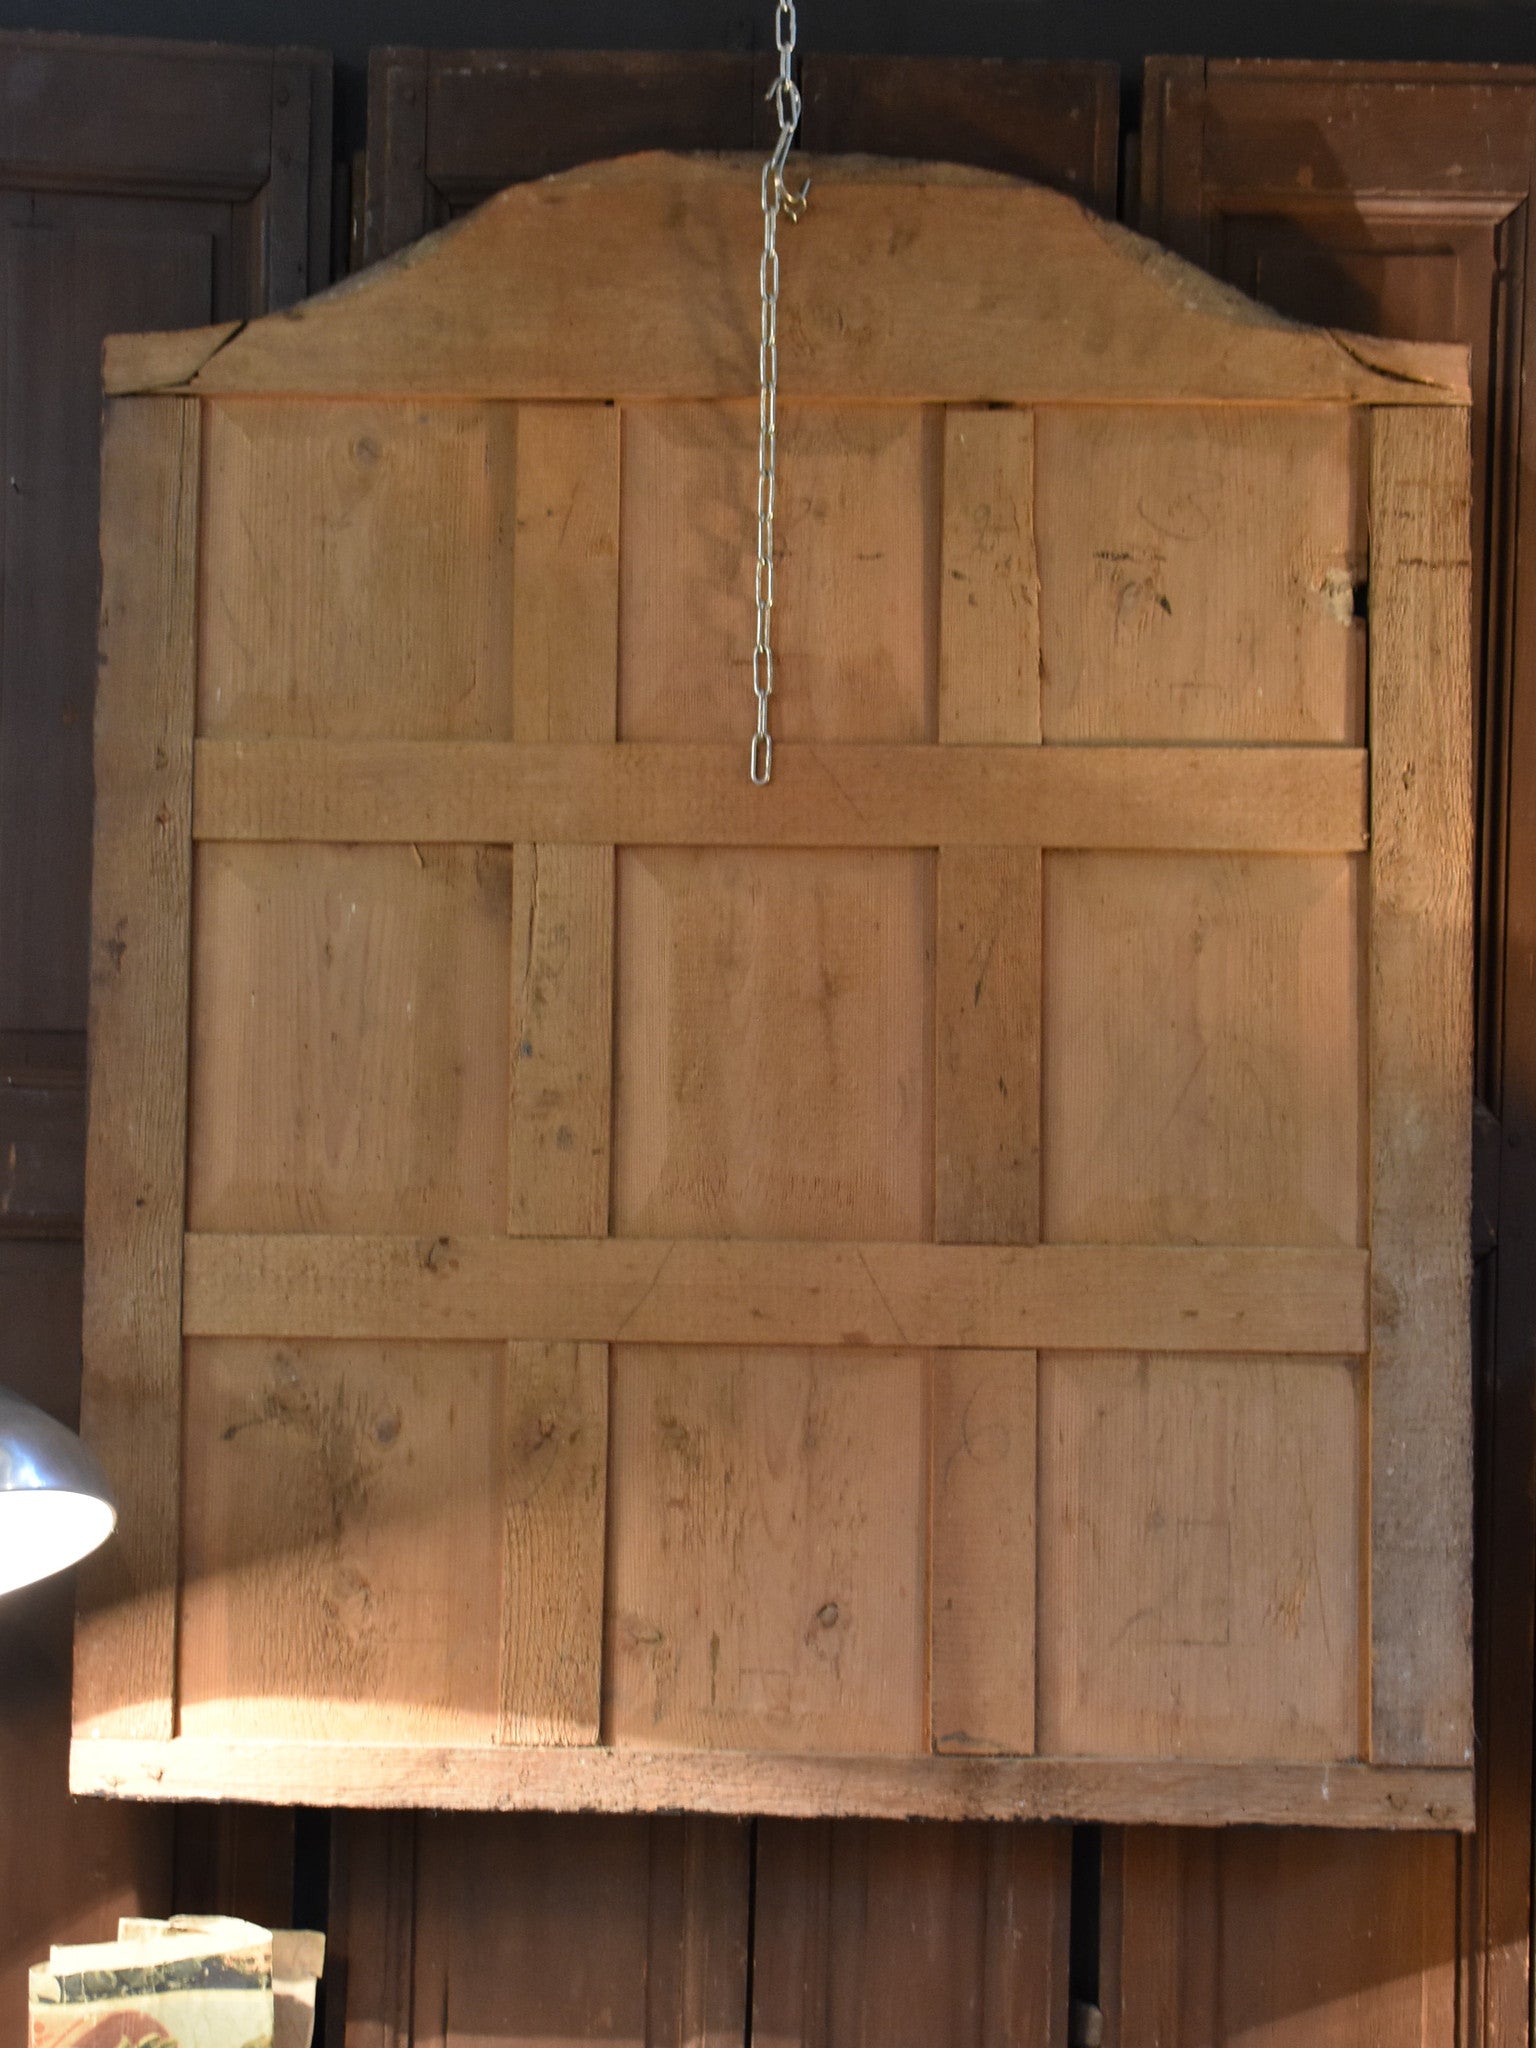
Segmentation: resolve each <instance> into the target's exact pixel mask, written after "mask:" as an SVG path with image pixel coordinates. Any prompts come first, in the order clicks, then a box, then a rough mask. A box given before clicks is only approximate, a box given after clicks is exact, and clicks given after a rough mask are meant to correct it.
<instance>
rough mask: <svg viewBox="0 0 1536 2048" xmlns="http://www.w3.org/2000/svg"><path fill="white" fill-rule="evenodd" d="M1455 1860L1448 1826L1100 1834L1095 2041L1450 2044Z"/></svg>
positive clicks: (1158, 2045) (1154, 2045)
mask: <svg viewBox="0 0 1536 2048" xmlns="http://www.w3.org/2000/svg"><path fill="white" fill-rule="evenodd" d="M1457 1863H1458V1845H1457V1843H1456V1841H1455V1840H1454V1839H1453V1838H1452V1837H1449V1836H1413V1837H1409V1836H1394V1837H1383V1836H1377V1835H1315V1834H1310V1835H1309V1834H1303V1833H1301V1832H1300V1831H1297V1830H1279V1829H1275V1830H1270V1829H1256V1828H1238V1829H1233V1830H1231V1831H1230V1832H1226V1833H1216V1832H1197V1831H1195V1830H1193V1829H1188V1830H1182V1831H1173V1830H1168V1831H1157V1832H1154V1831H1152V1830H1147V1829H1144V1830H1140V1831H1138V1832H1135V1833H1126V1834H1123V1835H1119V1836H1113V1837H1111V1838H1110V1841H1109V1843H1108V1845H1107V1849H1106V1858H1105V1865H1106V1867H1105V1886H1106V1895H1105V1932H1106V1943H1105V1949H1106V1952H1105V1957H1104V1970H1105V1983H1104V2005H1105V2008H1106V2022H1107V2031H1106V2035H1105V2040H1106V2044H1107V2048H1168V2044H1172V2043H1177V2048H1237V2044H1239V2043H1241V2044H1242V2048H1361V2044H1364V2043H1371V2044H1375V2043H1378V2042H1379V2043H1382V2044H1384V2048H1385V2044H1391V2048H1448V2044H1449V2043H1451V2042H1452V2041H1454V2040H1456V2039H1458V2038H1459V2036H1458V2034H1457V2031H1456V1976H1457V1888H1458V1877H1457Z"/></svg>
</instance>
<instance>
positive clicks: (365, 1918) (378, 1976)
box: [325, 1813, 443, 2048]
mask: <svg viewBox="0 0 1536 2048" xmlns="http://www.w3.org/2000/svg"><path fill="white" fill-rule="evenodd" d="M428 1825H429V1826H436V1827H441V1826H442V1825H443V1823H442V1822H441V1821H438V1822H429V1823H428ZM417 1837H418V1822H417V1819H416V1816H415V1814H413V1813H349V1814H346V1815H344V1816H343V1817H342V1818H341V1819H340V1821H339V1822H338V1824H337V1828H336V1833H335V1835H334V1837H333V1840H332V1850H331V1897H330V1915H329V1918H330V1928H329V1933H328V1938H327V1943H326V1959H325V1961H326V1975H325V1988H326V2005H327V2024H326V2034H325V2038H326V2042H327V2044H328V2048H411V1980H412V1976H413V1974H414V1965H415V1947H416V1906H417V1885H416V1864H417Z"/></svg>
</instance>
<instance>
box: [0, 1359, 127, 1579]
mask: <svg viewBox="0 0 1536 2048" xmlns="http://www.w3.org/2000/svg"><path fill="white" fill-rule="evenodd" d="M116 1523H117V1509H116V1508H115V1507H114V1506H113V1505H112V1499H111V1495H110V1493H109V1492H108V1490H107V1482H106V1478H105V1476H104V1475H103V1473H102V1469H101V1467H100V1466H99V1465H98V1464H97V1462H96V1460H95V1459H94V1458H93V1457H92V1456H91V1453H90V1452H89V1451H88V1450H87V1449H86V1447H85V1445H84V1444H83V1443H82V1442H81V1441H80V1439H79V1437H77V1436H76V1435H75V1433H74V1431H73V1430H71V1429H66V1428H65V1427H64V1425H63V1423H62V1422H55V1421H54V1419H53V1417H52V1416H51V1415H45V1414H44V1413H43V1411H42V1410H41V1409H40V1408H34V1407H33V1405H32V1403H31V1402H30V1401H23V1400H22V1399H21V1397H20V1396H19V1395H17V1394H11V1393H7V1392H6V1391H5V1389H4V1388H0V1593H10V1592H14V1591H15V1589H16V1588H17V1587H18V1586H29V1585H31V1583H32V1582H33V1580H34V1579H46V1578H47V1577H48V1576H49V1574H50V1573H52V1572H61V1571H63V1570H64V1569H65V1567H66V1566H68V1565H72V1564H75V1563H77V1562H78V1561H79V1559H80V1558H82V1557H85V1556H86V1555H87V1554H88V1553H89V1552H91V1551H93V1550H94V1549H95V1548H96V1547H97V1545H98V1544H101V1543H104V1542H105V1541H106V1539H107V1538H108V1537H109V1536H110V1535H111V1533H112V1531H113V1528H114V1527H115V1526H116Z"/></svg>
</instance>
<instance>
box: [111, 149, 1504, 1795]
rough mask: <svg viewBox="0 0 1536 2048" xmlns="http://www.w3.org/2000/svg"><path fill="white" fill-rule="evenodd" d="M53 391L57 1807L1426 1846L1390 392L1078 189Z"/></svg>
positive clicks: (1432, 1223) (1461, 1499) (1422, 1167)
mask: <svg viewBox="0 0 1536 2048" xmlns="http://www.w3.org/2000/svg"><path fill="white" fill-rule="evenodd" d="M757 195H758V185H757V170H756V166H755V165H754V164H749V163H746V162H745V161H736V160H731V159H723V160H722V159H684V158H668V157H649V158H638V159H634V160H631V161H629V162H626V163H621V164H617V165H605V166H602V167H599V168H593V169H590V170H586V171H582V172H577V173H573V174H570V175H567V176H562V177H558V178H554V179H551V180H548V181H546V182H544V183H542V184H538V185H532V186H526V187H520V188H517V189H514V190H512V191H509V192H507V193H506V194H504V195H503V196H502V197H501V198H499V199H497V200H495V201H493V202H492V203H491V204H490V205H489V206H488V207H486V208H485V209H483V210H482V211H481V212H480V213H479V214H477V215H476V216H474V217H473V218H472V219H471V220H470V221H468V222H467V223H465V224H463V225H462V226H460V227H458V228H456V229H453V230H450V231H447V232H445V233H444V234H443V235H441V236H438V237H434V238H433V239H432V240H430V241H428V242H426V243H424V244H422V245H420V246H419V247H418V248H417V249H415V250H413V251H412V252H411V253H410V254H409V255H408V256H406V257H405V258H403V259H400V260H398V261H397V262H395V263H393V264H391V265H388V266H384V267H381V268H379V269H376V270H374V271H371V272H369V273H367V274H366V275H365V276H364V277H363V278H362V279H361V280H360V281H358V282H356V283H354V284H352V285H349V286H347V287H344V288H342V289H340V290H338V291H336V292H334V293H332V294H330V295H329V296H327V297H325V298H322V299H319V300H316V301H313V302H311V303H309V304H308V305H306V306H304V307H302V308H299V309H297V310H296V311H295V312H294V313H292V314H289V315H284V316H280V317H275V318H272V319H268V320H261V321H257V322H254V323H252V324H251V325H249V326H242V327H235V328H225V329H216V330H208V331H204V332H201V333H198V334H192V335H171V336H151V337H138V338H130V339H125V340H123V341H120V342H117V343H114V344H111V345H110V347H109V354H108V361H107V384H108V391H109V394H110V395H109V399H108V409H107V440H106V463H105V481H104V491H105V497H104V512H103V520H104V543H103V549H104V563H105V567H104V577H105V585H104V599H103V612H104V642H105V664H104V672H103V677H102V685H101V697H100V707H99V722H98V812H97V842H96V844H97V855H96V885H95V930H94V956H93V977H94V988H93V1014H92V1030H93V1069H92V1100H91V1150H90V1166H89V1193H88V1220H87V1262H88V1280H87V1294H88V1298H87V1331H86V1347H87V1348H86V1406H87V1422H86V1426H87V1430H88V1433H89V1435H90V1437H91V1440H92V1441H93V1443H94V1444H95V1446H96V1448H97V1449H98V1450H99V1451H100V1453H101V1455H102V1457H103V1459H104V1461H105V1462H106V1463H107V1465H108V1467H109V1469H110V1470H111V1472H112V1474H113V1475H114V1478H115V1480H116V1483H117V1486H118V1488H119V1490H120V1494H121V1502H122V1533H121V1536H120V1538H119V1540H118V1543H117V1545H116V1548H115V1551H114V1553H113V1554H112V1555H111V1556H110V1557H109V1558H108V1559H107V1560H106V1562H105V1563H104V1564H103V1565H102V1567H101V1569H100V1570H98V1571H97V1572H96V1573H95V1575H94V1577H93V1578H92V1580H91V1581H90V1583H89V1585H88V1587H87V1590H86V1596H85V1600H84V1603H83V1607H82V1614H81V1621H80V1628H79V1635H78V1644H77V1696H76V1724H75V1744H74V1758H73V1777H74V1783H75V1785H76V1786H77V1788H79V1789H81V1790H89V1791H115V1792H123V1793H132V1794H144V1795H152V1796H166V1797H177V1796H184V1795H193V1796H195V1795H205V1796H206V1795H209V1794H215V1795H230V1796H237V1797H246V1798H271V1799H279V1800H284V1801H288V1800H295V1799H313V1800H317V1801H323V1802H357V1803H369V1802H373V1803H381V1804H391V1805H398V1804H410V1803H420V1804H427V1805H434V1806H453V1805H468V1806H535V1807H549V1808H567V1807H602V1808H625V1807H634V1808H648V1807H656V1806H666V1807H686V1808H704V1809H709V1808H718V1809H722V1810H729V1811H748V1812H750V1811H762V1812H779V1813H810V1812H865V1813H871V1814H878V1813H897V1814H905V1813H925V1814H935V1815H946V1814H948V1815H1010V1814H1038V1815H1045V1814H1051V1815H1067V1816H1072V1815H1078V1816H1096V1817H1103V1818H1114V1819H1124V1820H1133V1819H1156V1818H1163V1819H1177V1820H1209V1819H1226V1818H1244V1819H1305V1820H1310V1821H1322V1822H1329V1821H1332V1822H1339V1823H1353V1824H1369V1825H1373V1826H1374V1825H1404V1826H1428V1825H1433V1826H1445V1825H1465V1824H1469V1822H1470V1817H1471V1812H1472V1805H1471V1766H1470V1728H1471V1721H1470V1675H1469V1674H1470V1660H1469V1608H1470V1563H1469V1553H1470V1525H1471V1509H1470V1454H1469V1407H1470V1372H1469V1363H1468V1273H1467V1234H1468V1233H1467V1202H1468V1127H1469V1106H1470V1083H1469V1072H1470V1068H1469V1057H1470V1028H1471V1027H1470V994H1469V985H1470V944H1471V941H1470V933H1471V880H1470V876H1471V863H1470V840H1471V822H1470V787H1471V777H1470V744H1471V743H1470V711H1469V662H1468V651H1467V643H1468V412H1467V391H1466V372H1465V361H1464V358H1463V357H1462V355H1461V354H1460V353H1459V352H1458V351H1454V350H1445V349H1426V348H1422V347H1419V348H1415V347H1409V346H1407V345H1395V344H1390V343H1381V342H1376V343H1365V342H1361V341H1358V340H1356V339H1353V338H1349V337H1343V336H1338V335H1334V334H1331V333H1327V332H1323V331H1315V330H1308V329H1303V328H1297V327H1294V326H1291V325H1288V324H1286V323H1282V322H1281V321H1279V320H1278V319H1276V318H1274V317H1272V316H1270V315H1268V314H1266V313H1264V312H1263V311H1262V310H1261V309H1259V308H1257V307H1255V306H1253V305H1251V304H1249V303H1248V302H1246V301H1244V300H1242V299H1240V298H1238V297H1236V296H1235V295H1233V294H1230V293H1228V292H1227V291H1226V290H1225V289H1224V288H1222V287H1219V286H1216V285H1214V284H1212V283H1210V282H1209V281H1208V280H1206V279H1204V278H1202V277H1201V276H1200V275H1199V274H1198V273H1196V272H1195V271H1193V270H1190V269H1188V268H1187V267H1185V266H1183V265H1182V264H1180V263H1178V262H1177V261H1175V260H1174V259H1173V258H1171V257H1169V256H1167V255H1165V254H1164V253H1163V252H1161V251H1159V250H1157V249H1155V248H1154V247H1152V245H1150V244H1147V243H1143V242H1140V241H1138V240H1137V239H1136V238H1135V237H1133V236H1130V235H1128V234H1126V233H1124V232H1123V231H1121V230H1119V229H1116V228H1112V227H1110V226H1107V225H1106V224H1104V223H1102V222H1100V221H1098V220H1096V219H1094V218H1093V217H1091V216H1090V215H1088V214H1087V213H1085V212H1084V211H1082V210H1081V209H1080V208H1079V207H1078V206H1076V205H1075V204H1074V203H1073V202H1071V201H1069V200H1066V199H1063V198H1061V197H1058V196H1054V195H1052V194H1049V193H1047V192H1045V191H1042V190H1038V189H1035V188H1032V187H1029V186H1025V185H1020V184H1016V183H1013V182H1010V181H1008V180H1004V179H1000V178H995V177H990V176H986V175H982V174H970V173H963V172H957V171H953V170H947V169H939V168H932V167H928V168H924V167H912V166H901V167H891V166H881V165H878V164H874V163H869V162H861V161H858V160H836V159H833V160H829V161H827V162H825V163H820V164H818V165H817V167H816V187H815V196H814V200H813V203H812V207H811V210H810V212H809V214H808V215H807V218H806V220H805V221H804V223H803V224H802V225H801V226H800V227H799V228H797V229H796V230H795V231H794V233H793V234H792V235H788V236H787V237H786V242H785V248H784V306H783V316H782V317H783V365H782V389H783V406H782V433H781V457H780V467H781V493H782V495H781V518H780V529H781V543H782V547H781V559H780V561H779V565H778V576H779V611H778V617H779V629H778V630H779V655H780V694H779V696H778V698H777V699H776V719H777V730H778V737H779V742H780V744H779V746H778V750H777V757H776V767H775V775H774V779H773V782H772V784H771V786H770V787H768V788H767V789H764V790H755V789H752V788H751V787H749V785H748V782H747V737H748V734H749V732H750V729H751V713H752V698H751V686H750V668H751V663H750V648H751V603H750V599H751V553H752V543H753V524H752V521H753V505H754V488H755V487H754V475H755V459H756V406H755V393H756V372H757V353H756V323H757V301H756V270H757V264H756V253H755V247H756V239H757V233H758V230H757V227H756V219H757V215H756V208H757V203H758V197H757Z"/></svg>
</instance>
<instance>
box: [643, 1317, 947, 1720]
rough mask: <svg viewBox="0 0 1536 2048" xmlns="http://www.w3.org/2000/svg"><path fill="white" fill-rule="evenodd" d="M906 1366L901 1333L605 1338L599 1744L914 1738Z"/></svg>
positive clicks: (919, 1519) (912, 1440) (917, 1644)
mask: <svg viewBox="0 0 1536 2048" xmlns="http://www.w3.org/2000/svg"><path fill="white" fill-rule="evenodd" d="M924 1377H925V1375H924V1370H923V1360H922V1359H921V1357H919V1356H916V1355H914V1354H913V1353H911V1352H870V1353H864V1354H861V1355H859V1356H850V1355H848V1354H846V1353H844V1354H841V1355H839V1354H838V1353H836V1352H813V1351H805V1352H783V1351H766V1352H765V1351H761V1350H754V1351H739V1352H731V1351H718V1350H714V1349H710V1348H704V1347H699V1348H692V1349H689V1350H688V1351H685V1352H676V1351H668V1350H665V1349H663V1348H661V1347H659V1346H654V1345H645V1346H638V1345H636V1346H631V1345H619V1346H617V1347H616V1349H615V1351H614V1371H613V1499H612V1511H611V1517H610V1524H609V1560H610V1564H609V1589H608V1600H609V1612H608V1629H607V1639H608V1668H607V1677H606V1685H605V1696H606V1711H605V1715H604V1734H605V1736H606V1738H607V1739H608V1740H609V1741H610V1742H612V1743H613V1744H614V1745H615V1747H616V1748H620V1749H623V1748H638V1749H644V1750H656V1749H666V1748H680V1749H686V1750H696V1749H735V1750H749V1751H750V1750H756V1751H761V1752H764V1753H765V1754H772V1753H778V1752H811V1753H816V1752H820V1753H823V1754H825V1753H827V1752H828V1751H833V1750H835V1751H839V1752H842V1753H846V1754H852V1755H877V1754H881V1753H890V1754H894V1755H898V1756H911V1755H912V1754H914V1753H915V1752H916V1751H917V1750H919V1749H920V1748H921V1747H922V1746H923V1725H924V1706H925V1702H924V1676H925V1672H924V1665H925V1658H924V1642H923V1636H924V1620H925V1608H926V1602H925V1577H926V1559H925V1555H924V1551H925V1543H924V1529H923V1516H922V1514H921V1512H920V1505H921V1502H922V1500H923V1498H924V1496H925V1494H926V1491H927V1474H926V1471H925V1469H924V1458H923V1440H924V1421H925V1416H924V1410H925V1405H926V1404H925V1400H924V1384H923V1383H924Z"/></svg>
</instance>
